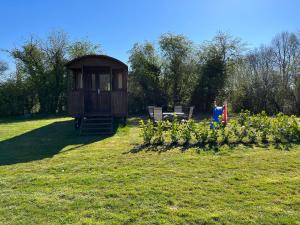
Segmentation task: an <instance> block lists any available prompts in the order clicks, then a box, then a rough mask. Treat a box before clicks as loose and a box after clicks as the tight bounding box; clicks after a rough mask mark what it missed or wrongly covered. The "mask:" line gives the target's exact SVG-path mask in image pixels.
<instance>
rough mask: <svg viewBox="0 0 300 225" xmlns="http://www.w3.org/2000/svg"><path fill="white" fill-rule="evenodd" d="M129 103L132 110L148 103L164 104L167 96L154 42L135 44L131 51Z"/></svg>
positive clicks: (143, 106) (138, 109)
mask: <svg viewBox="0 0 300 225" xmlns="http://www.w3.org/2000/svg"><path fill="white" fill-rule="evenodd" d="M129 53H130V56H129V63H130V65H131V70H130V73H129V100H130V102H129V105H130V110H131V111H132V112H141V111H145V110H146V106H148V105H163V104H165V103H166V98H165V95H164V92H163V89H162V84H161V62H160V59H159V57H158V55H157V53H156V50H155V47H154V46H153V44H152V43H150V42H146V43H144V44H134V46H133V48H132V49H131V50H130V51H129Z"/></svg>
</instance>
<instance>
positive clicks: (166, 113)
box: [163, 112, 184, 116]
mask: <svg viewBox="0 0 300 225" xmlns="http://www.w3.org/2000/svg"><path fill="white" fill-rule="evenodd" d="M163 115H170V116H172V115H179V116H181V115H184V113H183V112H163Z"/></svg>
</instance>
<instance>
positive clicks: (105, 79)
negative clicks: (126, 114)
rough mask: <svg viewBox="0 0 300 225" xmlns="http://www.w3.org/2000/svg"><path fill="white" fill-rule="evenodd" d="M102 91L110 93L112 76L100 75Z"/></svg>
mask: <svg viewBox="0 0 300 225" xmlns="http://www.w3.org/2000/svg"><path fill="white" fill-rule="evenodd" d="M100 91H110V75H109V74H103V75H102V74H101V75H100Z"/></svg>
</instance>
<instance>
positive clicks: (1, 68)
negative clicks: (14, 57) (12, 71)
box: [0, 61, 8, 76]
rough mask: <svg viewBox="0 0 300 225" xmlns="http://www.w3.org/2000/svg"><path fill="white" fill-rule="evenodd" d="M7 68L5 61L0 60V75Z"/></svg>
mask: <svg viewBox="0 0 300 225" xmlns="http://www.w3.org/2000/svg"><path fill="white" fill-rule="evenodd" d="M7 69H8V65H7V63H5V62H3V61H0V75H1V76H2V75H3V74H4V72H5V71H6V70H7Z"/></svg>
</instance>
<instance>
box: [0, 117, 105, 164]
mask: <svg viewBox="0 0 300 225" xmlns="http://www.w3.org/2000/svg"><path fill="white" fill-rule="evenodd" d="M107 137H108V136H79V134H78V133H77V132H76V131H74V127H73V121H72V120H69V121H61V122H54V123H51V124H49V125H46V126H43V127H40V128H38V129H35V130H32V131H29V132H27V133H24V134H21V135H19V136H16V137H13V138H10V139H7V140H4V141H1V142H0V166H1V165H11V164H16V163H22V162H30V161H34V160H40V159H44V158H49V157H52V156H53V155H55V154H58V153H59V152H60V151H61V150H62V149H63V148H65V147H66V146H68V145H77V146H76V147H73V148H70V149H68V151H70V150H74V149H76V148H78V147H80V146H83V145H87V144H90V143H93V142H96V141H99V140H102V139H105V138H107Z"/></svg>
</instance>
